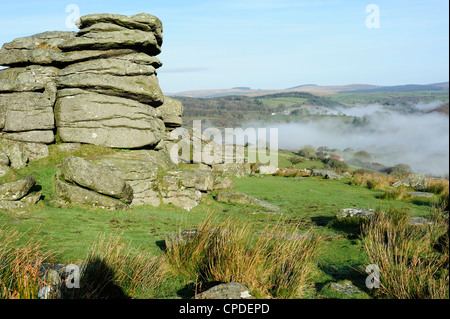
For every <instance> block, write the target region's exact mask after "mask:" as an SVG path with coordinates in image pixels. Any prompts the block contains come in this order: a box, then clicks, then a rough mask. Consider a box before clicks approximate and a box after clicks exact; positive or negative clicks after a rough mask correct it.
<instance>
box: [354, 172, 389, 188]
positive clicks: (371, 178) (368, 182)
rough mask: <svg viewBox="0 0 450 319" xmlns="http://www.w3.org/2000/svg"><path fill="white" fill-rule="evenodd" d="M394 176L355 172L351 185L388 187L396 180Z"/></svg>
mask: <svg viewBox="0 0 450 319" xmlns="http://www.w3.org/2000/svg"><path fill="white" fill-rule="evenodd" d="M396 181H397V180H396V179H394V178H393V177H392V176H389V175H386V174H380V173H375V172H374V173H364V174H355V175H354V176H353V178H352V180H351V181H350V184H351V185H358V186H362V187H367V188H368V189H374V190H375V189H381V190H384V189H387V188H388V187H389V186H390V185H391V184H392V183H394V182H396Z"/></svg>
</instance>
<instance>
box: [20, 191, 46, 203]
mask: <svg viewBox="0 0 450 319" xmlns="http://www.w3.org/2000/svg"><path fill="white" fill-rule="evenodd" d="M41 197H42V192H32V193H29V194H28V195H26V196H24V197H22V199H21V200H20V201H21V202H22V203H25V204H28V205H34V204H36V203H37V202H38V201H39V200H40V199H41Z"/></svg>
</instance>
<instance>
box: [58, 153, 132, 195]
mask: <svg viewBox="0 0 450 319" xmlns="http://www.w3.org/2000/svg"><path fill="white" fill-rule="evenodd" d="M62 172H63V175H64V179H65V181H68V182H73V183H76V184H78V185H80V186H82V187H85V188H88V189H91V190H93V191H95V192H97V193H100V194H104V195H108V196H111V197H114V198H117V199H121V200H123V201H125V202H127V203H131V201H132V200H133V189H132V188H131V186H130V185H128V184H127V183H126V181H125V180H123V179H122V178H120V177H118V176H116V175H114V174H112V173H111V171H110V170H107V169H105V168H103V167H100V166H98V165H95V164H92V163H89V162H88V161H86V160H84V159H82V158H80V157H75V156H69V157H67V158H65V159H64V160H63V162H62Z"/></svg>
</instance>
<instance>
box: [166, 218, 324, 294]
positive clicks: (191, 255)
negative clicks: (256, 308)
mask: <svg viewBox="0 0 450 319" xmlns="http://www.w3.org/2000/svg"><path fill="white" fill-rule="evenodd" d="M180 234H181V233H180ZM287 234H290V235H293V236H294V234H296V230H295V229H290V231H289V232H288V233H287ZM283 236H286V230H285V229H282V228H281V227H278V226H276V227H273V228H270V229H269V228H267V229H265V230H264V231H262V232H260V233H258V234H256V235H255V234H253V233H252V231H251V227H250V226H249V225H248V224H244V225H241V224H239V223H237V222H236V221H233V220H231V219H228V220H226V221H224V222H222V223H219V224H218V225H217V226H215V221H213V220H212V219H211V218H207V219H206V220H205V222H204V223H203V224H201V225H200V226H199V227H198V228H197V229H196V230H195V232H193V234H192V236H191V238H189V239H184V240H179V239H178V240H177V239H175V240H172V241H171V243H170V245H169V246H168V249H167V260H168V262H169V263H170V265H172V267H173V270H174V271H175V272H176V273H181V274H184V275H187V276H189V277H191V278H196V279H198V280H199V281H200V282H203V283H207V282H214V281H219V282H240V283H243V284H244V285H246V286H247V287H249V289H250V291H252V292H253V293H255V294H256V295H258V296H261V297H269V298H301V297H302V296H304V294H305V292H306V291H307V290H308V288H309V286H310V276H311V273H312V271H313V269H314V266H315V261H316V258H317V257H318V248H319V244H320V242H321V239H320V238H318V237H309V236H301V237H298V236H297V237H296V238H295V239H285V237H283Z"/></svg>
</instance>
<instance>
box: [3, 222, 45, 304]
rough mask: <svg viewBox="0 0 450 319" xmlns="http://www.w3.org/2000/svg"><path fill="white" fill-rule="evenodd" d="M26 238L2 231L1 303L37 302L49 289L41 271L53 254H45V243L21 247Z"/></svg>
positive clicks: (35, 242)
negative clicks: (22, 239)
mask: <svg viewBox="0 0 450 319" xmlns="http://www.w3.org/2000/svg"><path fill="white" fill-rule="evenodd" d="M22 236H23V235H19V232H18V231H16V230H14V229H12V228H7V227H5V226H1V227H0V299H37V298H38V292H39V288H41V287H43V286H44V285H45V282H44V281H43V279H41V278H40V267H41V265H42V263H43V262H44V261H46V260H47V259H48V258H50V257H51V254H50V253H43V247H44V246H43V244H42V241H39V240H35V239H34V238H31V239H30V240H28V241H27V242H25V243H24V244H19V241H20V239H21V238H22Z"/></svg>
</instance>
